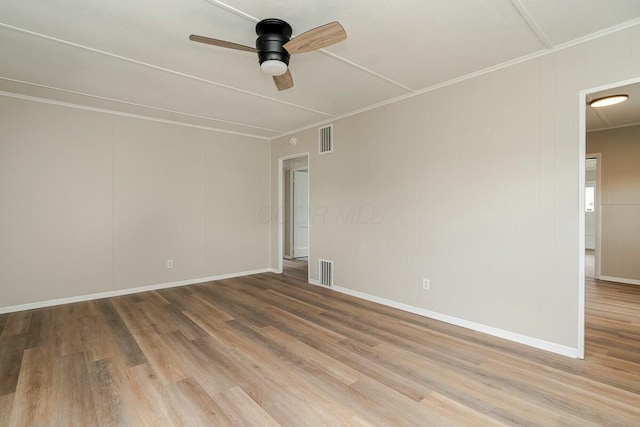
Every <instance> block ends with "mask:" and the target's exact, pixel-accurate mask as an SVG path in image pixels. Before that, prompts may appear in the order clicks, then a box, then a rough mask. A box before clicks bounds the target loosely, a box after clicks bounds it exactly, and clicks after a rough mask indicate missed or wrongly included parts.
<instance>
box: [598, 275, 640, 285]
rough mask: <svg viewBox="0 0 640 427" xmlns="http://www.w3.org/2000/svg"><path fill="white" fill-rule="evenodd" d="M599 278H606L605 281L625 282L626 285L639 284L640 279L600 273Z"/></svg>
mask: <svg viewBox="0 0 640 427" xmlns="http://www.w3.org/2000/svg"><path fill="white" fill-rule="evenodd" d="M600 280H606V281H607V282H618V283H626V284H627V285H640V280H636V279H627V278H625V277H613V276H603V275H600Z"/></svg>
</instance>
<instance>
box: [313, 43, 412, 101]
mask: <svg viewBox="0 0 640 427" xmlns="http://www.w3.org/2000/svg"><path fill="white" fill-rule="evenodd" d="M320 52H322V53H324V54H325V55H329V56H331V57H333V58H335V59H338V60H340V61H342V62H344V63H345V64H349V65H351V66H352V67H355V68H357V69H359V70H360V71H364V72H365V73H369V74H371V75H372V76H375V77H377V78H379V79H381V80H384V81H386V82H387V83H391V84H392V85H395V86H398V87H399V88H402V89H404V90H406V91H407V92H409V93H416V91H415V90H414V89H411V88H410V87H408V86H405V85H403V84H402V83H399V82H397V81H395V80H393V79H390V78H388V77H385V76H383V75H382V74H378V73H376V72H375V71H373V70H370V69H368V68H366V67H363V66H362V65H358V64H356V63H355V62H351V61H349V60H348V59H345V58H343V57H341V56H338V55H336V54H335V53H331V52H329V51H327V50H324V49H320Z"/></svg>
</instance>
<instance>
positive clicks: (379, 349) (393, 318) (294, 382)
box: [0, 273, 640, 427]
mask: <svg viewBox="0 0 640 427" xmlns="http://www.w3.org/2000/svg"><path fill="white" fill-rule="evenodd" d="M587 298H588V304H587V331H586V335H587V344H586V349H587V357H586V360H584V361H580V360H573V359H570V358H566V357H562V356H557V355H554V354H551V353H547V352H544V351H540V350H535V349H532V348H529V347H526V346H523V345H518V344H515V343H512V342H508V341H505V340H501V339H498V338H493V337H490V336H487V335H483V334H480V333H475V332H472V331H469V330H465V329H462V328H458V327H454V326H451V325H447V324H444V323H440V322H437V321H433V320H430V319H425V318H422V317H419V316H415V315H412V314H408V313H404V312H401V311H397V310H394V309H390V308H387V307H383V306H379V305H376V304H372V303H369V302H365V301H362V300H358V299H356V298H352V297H349V296H346V295H342V294H338V293H335V292H332V291H331V290H328V289H324V288H320V287H314V286H310V285H307V284H305V283H304V282H303V281H300V280H297V279H295V278H293V277H290V276H286V275H275V274H271V273H267V274H262V275H256V276H250V277H244V278H238V279H230V280H222V281H219V282H213V283H206V284H201V285H193V286H188V287H181V288H173V289H166V290H161V291H154V292H145V293H141V294H136V295H130V296H123V297H116V298H109V299H103V300H97V301H90V302H84V303H77V304H69V305H63V306H58V307H51V308H46V309H40V310H32V311H23V312H17V313H12V314H9V315H1V316H0V331H1V334H0V425H3V426H4V425H11V426H32V425H56V426H72V425H78V426H91V425H130V426H145V425H149V426H164V425H209V426H218V425H234V426H235V425H253V426H277V425H288V426H296V427H297V426H305V425H310V426H323V425H327V426H340V425H345V426H347V425H348V426H366V425H372V426H373V425H376V426H377V425H386V426H395V425H413V426H431V425H446V426H450V425H474V426H477V425H501V424H506V425H575V426H588V425H629V426H631V425H640V287H633V286H624V285H615V284H607V283H602V282H595V281H590V282H589V283H588V288H587Z"/></svg>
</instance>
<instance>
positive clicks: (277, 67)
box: [189, 18, 347, 90]
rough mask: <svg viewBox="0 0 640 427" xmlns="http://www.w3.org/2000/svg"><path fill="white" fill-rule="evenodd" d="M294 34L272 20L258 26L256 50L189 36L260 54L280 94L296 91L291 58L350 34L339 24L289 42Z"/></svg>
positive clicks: (265, 68) (283, 24) (277, 21)
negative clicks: (291, 69)
mask: <svg viewBox="0 0 640 427" xmlns="http://www.w3.org/2000/svg"><path fill="white" fill-rule="evenodd" d="M292 32H293V31H292V29H291V25H289V24H287V23H286V22H284V21H283V20H281V19H275V18H269V19H263V20H262V21H260V22H258V23H257V24H256V34H258V38H257V39H256V47H255V48H253V47H250V46H245V45H241V44H237V43H232V42H228V41H224V40H218V39H212V38H209V37H203V36H196V35H194V34H192V35H190V36H189V40H191V41H194V42H199V43H207V44H211V45H214V46H220V47H226V48H228V49H235V50H242V51H245V52H255V53H257V54H258V62H259V63H260V68H261V69H262V71H264V72H265V73H266V74H269V75H270V76H273V82H274V83H275V84H276V87H277V88H278V90H286V89H290V88H292V87H293V77H292V76H291V71H289V57H290V55H295V54H298V53H304V52H311V51H314V50H318V49H322V48H325V47H327V46H331V45H333V44H336V43H338V42H341V41H342V40H345V39H346V38H347V33H346V32H345V31H344V28H342V25H340V24H339V23H338V22H331V23H329V24H325V25H321V26H319V27H317V28H314V29H312V30H309V31H307V32H305V33H302V34H300V35H299V36H297V37H295V38H294V39H292V40H290V39H291V34H292Z"/></svg>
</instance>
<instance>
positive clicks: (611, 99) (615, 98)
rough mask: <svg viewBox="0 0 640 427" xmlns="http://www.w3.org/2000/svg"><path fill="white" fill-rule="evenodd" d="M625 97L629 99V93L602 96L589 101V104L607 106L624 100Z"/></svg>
mask: <svg viewBox="0 0 640 427" xmlns="http://www.w3.org/2000/svg"><path fill="white" fill-rule="evenodd" d="M627 99H629V95H610V96H604V97H602V98H598V99H594V100H593V101H591V102H589V106H590V107H594V108H598V107H608V106H609V105H615V104H619V103H621V102H624V101H626V100H627Z"/></svg>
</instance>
